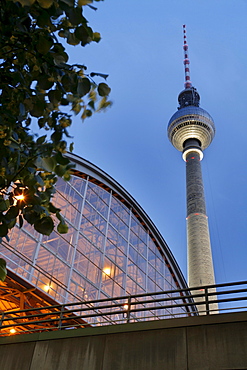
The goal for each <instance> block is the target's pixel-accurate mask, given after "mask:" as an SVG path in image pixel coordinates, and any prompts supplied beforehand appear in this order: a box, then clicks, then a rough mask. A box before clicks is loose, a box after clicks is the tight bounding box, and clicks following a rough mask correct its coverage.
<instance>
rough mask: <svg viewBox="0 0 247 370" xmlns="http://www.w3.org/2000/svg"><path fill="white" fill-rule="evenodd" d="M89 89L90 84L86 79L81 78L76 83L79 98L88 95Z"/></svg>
mask: <svg viewBox="0 0 247 370" xmlns="http://www.w3.org/2000/svg"><path fill="white" fill-rule="evenodd" d="M90 89H91V83H90V81H89V79H88V78H87V77H85V78H81V79H80V80H79V81H78V86H77V93H78V95H79V96H80V97H82V96H84V95H86V94H87V93H89V91H90Z"/></svg>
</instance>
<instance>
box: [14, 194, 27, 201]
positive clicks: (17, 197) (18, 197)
mask: <svg viewBox="0 0 247 370" xmlns="http://www.w3.org/2000/svg"><path fill="white" fill-rule="evenodd" d="M15 199H16V200H20V201H22V200H24V199H25V196H24V195H23V194H19V195H16V196H15Z"/></svg>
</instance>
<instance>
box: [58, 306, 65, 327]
mask: <svg viewBox="0 0 247 370" xmlns="http://www.w3.org/2000/svg"><path fill="white" fill-rule="evenodd" d="M63 313H64V305H62V307H61V311H60V316H59V321H58V330H61V329H62V325H63Z"/></svg>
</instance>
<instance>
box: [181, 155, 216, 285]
mask: <svg viewBox="0 0 247 370" xmlns="http://www.w3.org/2000/svg"><path fill="white" fill-rule="evenodd" d="M185 160H186V191H187V248H188V284H189V286H190V287H194V286H201V285H211V284H215V278H214V270H213V259H212V253H211V244H210V237H209V227H208V218H207V215H206V204H205V198H204V188H203V179H202V171H201V162H200V154H199V152H198V151H193V149H191V150H190V151H189V152H187V154H186V157H185Z"/></svg>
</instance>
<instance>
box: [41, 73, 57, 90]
mask: <svg viewBox="0 0 247 370" xmlns="http://www.w3.org/2000/svg"><path fill="white" fill-rule="evenodd" d="M49 78H50V77H49V76H48V75H42V76H40V77H39V78H38V87H39V88H40V89H42V90H49V89H51V88H52V86H53V85H54V81H51V80H50V79H49Z"/></svg>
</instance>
